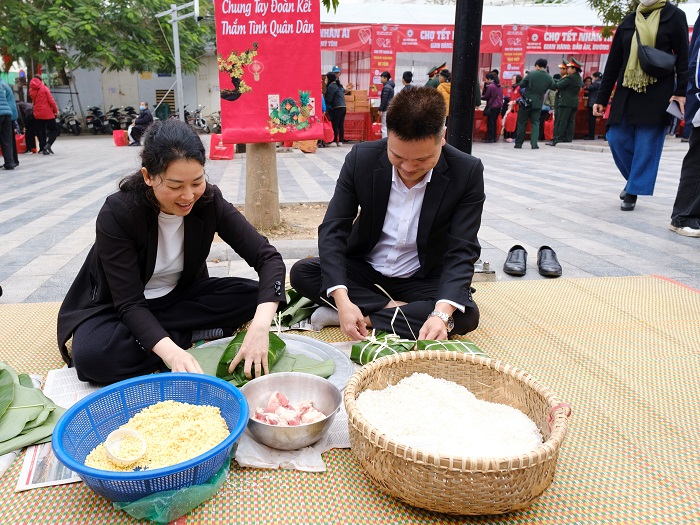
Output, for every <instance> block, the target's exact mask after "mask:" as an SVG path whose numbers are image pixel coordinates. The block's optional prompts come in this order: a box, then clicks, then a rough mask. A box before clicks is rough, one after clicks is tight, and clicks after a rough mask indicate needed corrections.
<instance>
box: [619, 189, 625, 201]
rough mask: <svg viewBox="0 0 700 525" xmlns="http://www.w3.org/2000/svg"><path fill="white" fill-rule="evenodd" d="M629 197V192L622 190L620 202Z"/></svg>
mask: <svg viewBox="0 0 700 525" xmlns="http://www.w3.org/2000/svg"><path fill="white" fill-rule="evenodd" d="M626 195H627V192H626V191H625V190H622V191H621V192H620V200H621V201H623V200H625V196H626Z"/></svg>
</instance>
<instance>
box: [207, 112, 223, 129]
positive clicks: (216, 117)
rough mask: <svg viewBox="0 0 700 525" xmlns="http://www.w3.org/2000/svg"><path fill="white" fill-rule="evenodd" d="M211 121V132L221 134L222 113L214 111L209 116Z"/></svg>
mask: <svg viewBox="0 0 700 525" xmlns="http://www.w3.org/2000/svg"><path fill="white" fill-rule="evenodd" d="M209 120H210V121H211V130H212V131H213V132H214V133H221V111H214V113H212V114H211V115H209Z"/></svg>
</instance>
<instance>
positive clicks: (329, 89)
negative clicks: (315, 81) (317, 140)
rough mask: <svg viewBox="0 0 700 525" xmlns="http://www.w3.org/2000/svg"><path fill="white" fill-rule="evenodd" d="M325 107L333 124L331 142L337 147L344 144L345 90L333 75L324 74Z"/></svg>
mask: <svg viewBox="0 0 700 525" xmlns="http://www.w3.org/2000/svg"><path fill="white" fill-rule="evenodd" d="M326 79H328V83H327V85H326V107H327V108H328V111H329V112H330V114H331V123H332V124H333V142H335V145H336V146H337V147H340V146H342V145H343V142H345V113H346V112H347V110H348V108H347V105H346V103H345V89H344V88H343V85H342V84H341V83H340V81H339V80H338V78H337V77H336V76H335V73H326Z"/></svg>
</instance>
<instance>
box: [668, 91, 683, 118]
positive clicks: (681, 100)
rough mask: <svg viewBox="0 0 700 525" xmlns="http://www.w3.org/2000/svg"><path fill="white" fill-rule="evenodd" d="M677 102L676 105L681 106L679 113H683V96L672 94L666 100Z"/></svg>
mask: <svg viewBox="0 0 700 525" xmlns="http://www.w3.org/2000/svg"><path fill="white" fill-rule="evenodd" d="M674 100H675V101H676V102H678V105H679V106H680V108H681V113H683V114H684V115H685V97H677V96H676V95H673V96H672V97H671V98H670V99H669V100H668V101H669V102H673V101H674Z"/></svg>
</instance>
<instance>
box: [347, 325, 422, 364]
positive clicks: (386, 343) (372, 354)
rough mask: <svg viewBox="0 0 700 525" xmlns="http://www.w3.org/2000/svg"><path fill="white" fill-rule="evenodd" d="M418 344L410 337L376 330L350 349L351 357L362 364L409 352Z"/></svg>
mask: <svg viewBox="0 0 700 525" xmlns="http://www.w3.org/2000/svg"><path fill="white" fill-rule="evenodd" d="M415 346H416V342H415V341H412V340H410V339H401V338H400V337H399V336H398V335H396V334H388V333H386V332H376V333H375V331H374V330H372V333H371V334H370V335H369V336H367V339H365V340H364V341H360V342H359V343H355V344H354V345H352V349H351V350H350V359H351V360H353V361H354V362H356V363H359V364H361V365H366V364H367V363H369V362H371V361H374V360H375V359H377V358H379V357H383V356H385V355H393V354H398V353H401V352H409V351H411V350H413V349H414V348H415Z"/></svg>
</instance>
